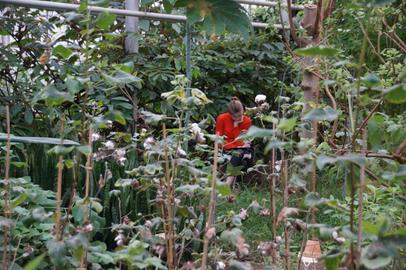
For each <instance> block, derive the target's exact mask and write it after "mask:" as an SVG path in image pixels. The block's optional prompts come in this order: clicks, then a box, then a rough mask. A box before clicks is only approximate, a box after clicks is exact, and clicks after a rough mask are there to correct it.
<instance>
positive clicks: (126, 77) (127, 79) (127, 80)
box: [102, 71, 141, 87]
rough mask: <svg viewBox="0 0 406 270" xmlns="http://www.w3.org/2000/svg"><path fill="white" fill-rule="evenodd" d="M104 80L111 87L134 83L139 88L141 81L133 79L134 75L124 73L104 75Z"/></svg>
mask: <svg viewBox="0 0 406 270" xmlns="http://www.w3.org/2000/svg"><path fill="white" fill-rule="evenodd" d="M102 75H103V77H104V79H105V80H106V81H107V82H108V83H110V84H112V85H117V84H118V85H122V84H131V83H135V84H136V85H137V87H141V79H140V78H138V77H135V76H134V75H132V74H130V73H126V72H121V71H120V72H117V73H116V74H115V75H114V76H111V75H108V74H106V73H103V74H102Z"/></svg>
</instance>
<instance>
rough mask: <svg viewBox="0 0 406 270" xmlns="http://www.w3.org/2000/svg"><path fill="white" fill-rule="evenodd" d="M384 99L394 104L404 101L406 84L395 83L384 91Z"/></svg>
mask: <svg viewBox="0 0 406 270" xmlns="http://www.w3.org/2000/svg"><path fill="white" fill-rule="evenodd" d="M385 99H386V100H387V101H388V102H390V103H394V104H401V103H405V102H406V84H405V83H403V84H397V85H394V86H392V87H390V88H388V89H387V90H386V91H385Z"/></svg>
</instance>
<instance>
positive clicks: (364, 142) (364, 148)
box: [357, 128, 368, 263]
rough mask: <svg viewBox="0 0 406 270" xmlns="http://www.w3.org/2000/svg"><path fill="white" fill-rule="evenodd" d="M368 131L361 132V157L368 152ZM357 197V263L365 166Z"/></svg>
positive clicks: (360, 239)
mask: <svg viewBox="0 0 406 270" xmlns="http://www.w3.org/2000/svg"><path fill="white" fill-rule="evenodd" d="M367 139H368V130H367V129H366V128H364V129H363V130H362V151H361V153H362V155H363V156H366V153H367V150H368V142H367ZM359 180H360V183H359V195H358V197H359V198H358V242H357V253H358V256H357V257H358V263H359V261H360V256H361V244H362V210H363V201H364V198H363V197H364V189H365V165H361V167H360V176H359Z"/></svg>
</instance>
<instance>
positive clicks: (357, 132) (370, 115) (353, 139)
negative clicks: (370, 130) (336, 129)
mask: <svg viewBox="0 0 406 270" xmlns="http://www.w3.org/2000/svg"><path fill="white" fill-rule="evenodd" d="M382 102H383V98H381V99H380V100H379V102H378V103H377V104H376V105H375V106H374V107H373V108H372V110H371V111H370V112H369V114H368V115H367V117H366V118H365V119H364V120H363V121H362V123H361V125H360V126H359V128H358V129H357V130H356V131H355V132H354V135H353V136H352V145H354V143H355V140H356V139H357V136H358V134H359V133H360V131H361V130H362V129H363V128H364V127H365V125H366V124H367V123H368V121H369V119H370V118H371V117H372V115H373V114H374V113H375V111H376V110H377V109H378V107H379V105H381V103H382Z"/></svg>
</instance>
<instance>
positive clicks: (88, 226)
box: [83, 223, 93, 232]
mask: <svg viewBox="0 0 406 270" xmlns="http://www.w3.org/2000/svg"><path fill="white" fill-rule="evenodd" d="M83 231H85V232H91V231H93V225H92V224H90V223H89V224H87V225H85V226H84V227H83Z"/></svg>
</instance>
